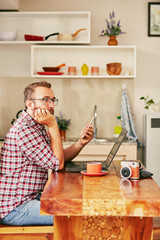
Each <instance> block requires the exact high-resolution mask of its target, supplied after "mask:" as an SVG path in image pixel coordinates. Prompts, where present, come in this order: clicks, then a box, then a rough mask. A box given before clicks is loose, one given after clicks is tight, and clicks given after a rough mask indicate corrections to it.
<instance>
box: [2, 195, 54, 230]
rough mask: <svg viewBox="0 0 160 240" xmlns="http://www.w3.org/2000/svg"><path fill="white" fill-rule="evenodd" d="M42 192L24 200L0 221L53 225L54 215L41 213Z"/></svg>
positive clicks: (13, 223) (17, 223) (14, 223)
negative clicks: (27, 200)
mask: <svg viewBox="0 0 160 240" xmlns="http://www.w3.org/2000/svg"><path fill="white" fill-rule="evenodd" d="M40 196H41V195H40V194H39V195H38V196H37V197H36V198H35V199H33V200H30V201H29V202H24V203H22V204H21V205H19V206H18V207H17V208H15V209H14V210H12V211H11V212H10V213H8V214H7V216H5V217H4V218H3V219H2V220H1V221H0V223H2V224H6V225H17V226H18V225H20V226H25V225H53V216H51V215H40Z"/></svg>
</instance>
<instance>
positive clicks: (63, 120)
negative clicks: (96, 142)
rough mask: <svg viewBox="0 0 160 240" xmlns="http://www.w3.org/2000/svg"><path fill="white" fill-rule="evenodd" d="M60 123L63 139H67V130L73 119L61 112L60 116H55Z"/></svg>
mask: <svg viewBox="0 0 160 240" xmlns="http://www.w3.org/2000/svg"><path fill="white" fill-rule="evenodd" d="M55 117H56V121H57V124H58V128H59V131H60V134H61V137H62V139H63V141H66V130H67V129H68V127H69V125H70V123H71V119H66V118H64V117H63V115H62V113H61V112H60V113H59V116H55Z"/></svg>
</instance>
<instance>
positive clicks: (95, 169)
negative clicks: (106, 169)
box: [87, 162, 102, 173]
mask: <svg viewBox="0 0 160 240" xmlns="http://www.w3.org/2000/svg"><path fill="white" fill-rule="evenodd" d="M101 171H102V163H100V162H88V163H87V173H101Z"/></svg>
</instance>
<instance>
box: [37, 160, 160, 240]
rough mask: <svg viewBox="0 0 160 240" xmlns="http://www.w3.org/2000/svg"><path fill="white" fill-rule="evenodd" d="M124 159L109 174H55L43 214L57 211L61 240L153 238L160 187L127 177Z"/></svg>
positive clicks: (44, 198) (47, 189)
mask: <svg viewBox="0 0 160 240" xmlns="http://www.w3.org/2000/svg"><path fill="white" fill-rule="evenodd" d="M119 170H120V161H114V162H113V164H112V166H111V167H110V168H109V171H108V173H107V174H106V175H105V176H101V177H88V176H83V175H82V174H80V173H66V172H52V173H51V175H50V178H49V180H48V182H47V184H46V186H45V189H44V191H43V194H42V197H41V214H50V215H54V216H55V217H54V239H55V240H82V239H83V240H96V239H97V240H106V239H107V240H113V239H121V240H150V239H152V218H153V217H156V216H160V188H159V187H158V185H157V184H156V183H155V182H154V180H153V179H152V178H150V179H141V180H136V181H133V180H132V181H131V180H123V179H122V178H121V177H120V174H119Z"/></svg>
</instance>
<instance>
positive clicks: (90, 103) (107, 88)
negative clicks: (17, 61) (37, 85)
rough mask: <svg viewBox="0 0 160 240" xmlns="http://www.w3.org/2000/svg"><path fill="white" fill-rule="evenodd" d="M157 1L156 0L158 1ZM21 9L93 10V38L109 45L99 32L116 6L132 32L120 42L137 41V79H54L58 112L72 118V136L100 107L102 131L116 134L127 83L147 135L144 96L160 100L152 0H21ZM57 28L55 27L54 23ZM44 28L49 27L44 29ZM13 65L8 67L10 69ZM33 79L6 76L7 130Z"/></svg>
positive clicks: (1, 82)
mask: <svg viewBox="0 0 160 240" xmlns="http://www.w3.org/2000/svg"><path fill="white" fill-rule="evenodd" d="M154 2H155V1H154ZM20 10H21V11H91V16H92V25H91V39H92V41H91V44H95V45H106V44H107V40H108V38H107V37H99V34H100V33H101V30H102V29H103V28H104V27H105V18H108V15H109V12H110V11H112V10H114V11H115V14H116V19H117V20H119V19H121V25H122V30H123V31H125V32H126V34H124V35H121V36H118V42H119V45H135V46H136V47H137V77H136V79H130V80H129V79H128V80H127V79H125V80H117V79H111V80H109V79H99V80H97V79H88V80H85V79H76V80H69V79H66V80H51V81H50V82H51V83H52V85H53V89H54V92H55V94H56V96H57V97H58V98H59V99H60V103H59V105H58V106H57V109H56V114H58V112H59V111H62V112H63V113H64V114H65V116H66V117H68V118H71V119H72V125H71V126H70V129H69V131H68V132H67V136H69V137H76V136H78V135H79V132H80V130H81V128H82V127H83V125H84V124H86V123H87V122H88V121H89V120H90V118H91V116H92V112H93V107H94V104H97V107H98V136H99V137H112V136H113V130H114V123H115V118H116V115H118V114H120V108H121V106H120V100H121V85H122V83H126V84H127V90H128V95H129V99H130V102H131V107H132V110H133V112H134V115H135V123H136V128H137V133H138V136H139V139H140V141H141V139H142V116H143V114H145V113H146V111H147V110H145V109H144V104H143V102H141V101H140V100H139V98H140V97H141V96H146V95H147V94H148V95H149V96H150V97H153V98H154V100H155V101H160V94H159V89H160V38H159V37H148V36H147V29H148V22H147V21H148V16H147V15H148V1H146V0H140V1H139V0H134V1H132V0H99V1H97V0H92V1H90V0H81V1H75V0H67V1H64V0H58V1H57V0H45V1H44V0H27V1H26V0H21V2H20ZM53 32H54V29H53ZM42 33H43V30H42ZM6 71H8V69H6ZM32 81H34V80H33V79H30V78H27V79H13V78H5V79H4V78H0V131H1V135H3V136H4V135H5V134H6V132H7V131H8V129H9V127H10V121H11V119H12V117H15V115H16V112H17V111H18V110H19V109H21V108H23V89H24V88H25V86H26V85H27V84H28V83H30V82H32Z"/></svg>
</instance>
